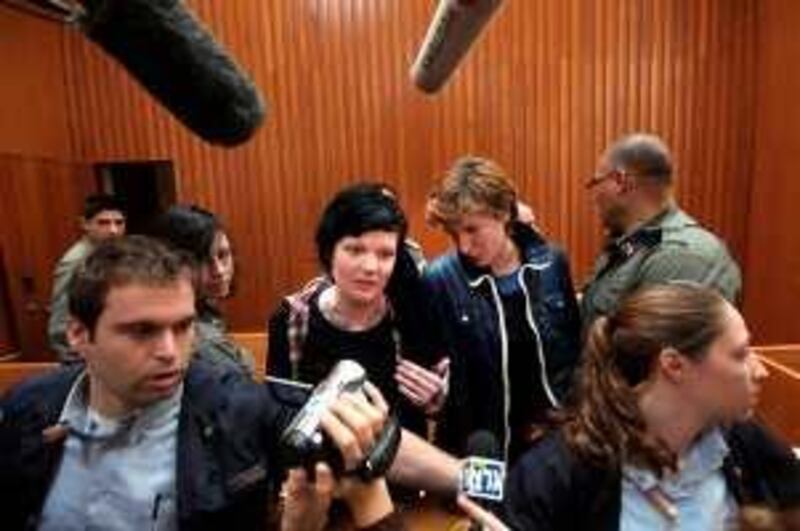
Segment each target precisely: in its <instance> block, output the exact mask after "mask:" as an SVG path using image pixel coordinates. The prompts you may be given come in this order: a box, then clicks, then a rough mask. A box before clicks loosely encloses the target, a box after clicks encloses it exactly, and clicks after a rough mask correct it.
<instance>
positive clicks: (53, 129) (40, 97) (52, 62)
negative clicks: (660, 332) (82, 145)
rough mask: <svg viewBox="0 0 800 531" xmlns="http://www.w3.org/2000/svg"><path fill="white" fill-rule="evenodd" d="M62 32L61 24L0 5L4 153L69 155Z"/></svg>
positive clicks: (0, 133) (0, 150)
mask: <svg viewBox="0 0 800 531" xmlns="http://www.w3.org/2000/svg"><path fill="white" fill-rule="evenodd" d="M63 32H64V27H63V26H61V25H60V24H57V23H55V22H51V21H47V20H43V19H39V18H35V17H33V16H30V15H26V14H23V13H20V12H18V11H13V10H11V9H10V8H8V7H6V6H0V57H2V58H3V59H4V61H3V62H4V66H3V81H2V82H0V104H2V106H3V107H2V112H0V153H14V154H19V155H34V156H44V157H51V158H53V157H55V158H63V157H66V156H67V155H68V153H69V148H70V145H69V135H68V129H67V105H66V97H67V91H65V90H64V78H63V75H64V65H63V62H62V54H61V37H62V34H63Z"/></svg>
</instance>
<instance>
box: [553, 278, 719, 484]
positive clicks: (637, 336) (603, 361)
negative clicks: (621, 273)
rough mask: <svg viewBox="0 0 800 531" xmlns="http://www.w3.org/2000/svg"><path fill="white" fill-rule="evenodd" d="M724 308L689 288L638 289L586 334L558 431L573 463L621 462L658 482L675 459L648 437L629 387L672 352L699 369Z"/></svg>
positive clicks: (713, 294)
mask: <svg viewBox="0 0 800 531" xmlns="http://www.w3.org/2000/svg"><path fill="white" fill-rule="evenodd" d="M725 306H726V302H725V300H724V299H723V298H722V297H721V296H720V295H719V294H717V293H716V292H714V291H713V290H710V289H707V288H703V287H700V286H697V285H691V284H688V283H674V284H665V285H658V286H650V287H647V288H644V289H642V290H640V291H638V292H636V293H634V294H632V295H631V296H629V297H628V298H626V299H625V300H623V301H622V303H621V304H620V306H619V308H618V310H617V311H616V312H615V313H614V314H613V315H611V316H610V317H600V318H598V319H597V320H596V321H595V322H594V323H593V324H592V327H591V329H590V331H589V336H588V338H587V343H586V347H585V350H584V365H583V370H582V372H581V379H580V382H579V394H578V401H577V404H576V407H575V410H574V412H573V413H572V414H571V415H570V417H569V419H568V420H567V423H566V425H565V434H566V439H567V442H568V444H569V445H570V447H571V448H572V449H573V450H574V451H575V452H576V453H578V454H579V455H581V456H583V457H585V458H587V459H589V460H591V461H594V462H596V463H598V464H602V465H605V466H612V467H613V466H620V465H621V464H622V463H623V462H625V463H632V464H635V465H637V466H643V467H647V468H650V469H652V470H653V471H654V472H655V473H657V474H660V473H661V472H662V471H663V470H664V469H665V468H670V469H674V468H675V466H676V464H677V456H676V455H675V454H674V452H672V451H671V450H670V449H669V448H667V446H666V445H665V444H664V443H663V442H662V441H660V440H658V439H656V438H654V437H653V436H652V435H650V434H648V430H647V426H646V424H645V421H644V419H643V417H642V415H641V412H640V410H639V406H638V402H637V393H636V391H635V390H634V387H635V386H636V385H638V384H639V383H641V382H643V381H645V380H647V379H648V378H649V377H650V374H651V373H652V371H653V369H654V367H655V364H656V363H657V360H658V357H659V354H660V353H661V352H663V351H664V350H665V349H668V348H672V349H674V350H676V351H677V352H679V353H680V354H681V355H683V356H686V357H687V358H689V359H691V360H693V361H701V360H702V359H703V358H704V357H705V356H706V353H707V352H708V348H709V347H710V345H711V344H712V343H713V342H714V340H716V339H717V337H719V335H720V334H721V333H722V328H723V315H724V311H725Z"/></svg>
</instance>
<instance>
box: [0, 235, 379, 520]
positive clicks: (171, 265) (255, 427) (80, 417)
mask: <svg viewBox="0 0 800 531" xmlns="http://www.w3.org/2000/svg"><path fill="white" fill-rule="evenodd" d="M69 310H70V316H71V317H70V322H69V325H68V330H67V334H68V338H69V341H70V345H71V346H72V348H73V349H74V350H75V351H76V352H78V353H79V354H80V356H81V358H82V359H83V360H84V362H85V363H84V364H81V365H76V366H70V367H65V368H62V369H59V370H57V371H55V372H53V373H50V374H48V375H45V376H43V377H40V378H36V379H33V380H31V381H29V382H26V383H25V384H23V385H22V386H20V387H19V388H17V389H15V390H14V391H12V393H11V394H10V395H9V396H7V397H6V398H5V399H4V401H3V402H2V404H0V471H2V472H0V499H2V500H3V502H4V507H5V509H4V511H3V519H4V528H6V529H33V528H36V529H42V530H51V529H59V530H70V529H89V528H93V529H108V530H117V529H131V530H134V529H135V530H139V529H158V530H163V529H192V530H195V529H223V528H228V529H236V530H240V529H263V528H264V526H265V523H266V521H267V514H266V512H267V503H266V499H267V489H268V485H269V484H270V479H273V478H275V477H276V475H277V474H278V473H279V463H278V459H277V456H278V455H279V448H278V445H279V438H280V435H281V433H282V432H283V429H284V428H285V427H286V426H287V425H288V423H289V421H290V417H291V415H292V413H293V412H292V411H289V410H287V409H285V408H282V407H281V406H279V405H278V404H276V402H275V401H274V400H273V399H272V398H271V396H270V395H269V394H268V391H267V388H266V387H265V386H263V385H257V384H254V383H252V382H249V381H246V380H245V379H244V378H243V377H241V376H239V375H237V374H234V373H230V372H226V371H224V370H221V369H219V368H216V367H212V366H209V365H206V364H204V363H203V362H202V361H201V360H192V359H191V352H192V345H193V340H194V319H195V295H194V290H193V286H192V279H191V273H190V270H189V268H188V267H187V265H186V263H185V262H184V261H183V259H182V258H180V257H179V256H177V255H176V254H175V253H173V252H172V251H170V250H168V249H166V248H165V247H164V246H163V245H162V244H160V243H157V242H155V241H153V240H150V239H147V238H143V237H130V238H127V239H124V238H123V239H119V240H114V241H109V242H106V243H103V244H101V245H100V246H99V247H98V248H97V249H96V250H95V251H94V252H93V254H92V255H90V257H89V258H88V259H87V260H86V262H85V263H84V265H83V266H82V267H81V268H80V269H79V271H78V272H77V274H76V278H75V279H74V280H73V282H72V284H71V286H70V291H69ZM366 395H368V396H369V399H367V398H366V397H364V396H362V395H361V394H358V395H355V394H353V395H343V396H342V397H340V398H339V399H338V400H337V401H336V402H335V403H334V404H333V405H332V406H331V407H330V408H329V409H328V411H327V412H326V413H324V414H323V418H322V422H321V425H322V428H323V430H324V431H325V433H326V434H327V435H328V436H329V438H330V439H331V440H332V441H333V443H334V445H335V446H336V447H337V448H338V450H339V452H340V453H341V456H342V468H343V469H344V471H345V472H344V473H343V474H342V475H341V477H342V478H344V479H341V480H337V479H335V478H334V476H333V474H332V473H331V471H330V469H329V468H327V467H326V466H325V465H321V464H320V465H318V466H317V469H316V471H317V480H316V483H309V481H307V480H306V478H305V477H304V474H305V473H304V472H301V471H298V470H295V471H292V472H291V475H290V480H289V483H288V484H289V485H290V487H292V486H293V490H292V489H290V490H291V492H290V493H289V495H290V496H292V497H293V500H295V501H297V500H299V503H295V504H294V505H293V507H295V508H296V507H298V506H300V507H304V508H305V510H306V511H307V512H306V514H305V515H303V516H304V517H305V518H301V517H298V515H297V514H296V512H295V513H292V511H288V512H287V513H286V514H285V515H284V521H283V522H282V528H283V529H286V530H289V529H310V528H318V527H319V525H321V523H320V522H322V523H324V514H323V515H322V517H319V518H317V519H315V518H313V516H314V514H313V513H314V509H315V508H316V509H319V510H326V507H325V506H324V500H325V496H326V494H328V493H330V492H331V491H332V490H333V489H334V488H335V489H336V490H337V491H338V492H339V493H340V494H341V496H342V497H343V498H344V500H345V502H346V503H347V504H348V505H349V506H350V509H351V512H352V513H353V518H354V520H355V522H356V525H357V526H359V527H375V526H377V527H385V526H386V525H387V524H391V522H392V521H394V518H393V516H392V515H393V509H392V503H391V499H390V498H389V495H388V491H387V489H386V485H385V482H384V480H383V479H382V478H378V479H370V480H362V479H359V478H358V477H357V476H353V475H350V474H348V473H347V472H348V471H352V470H357V469H359V468H360V467H361V468H363V463H364V460H365V456H366V455H368V452H369V450H370V449H371V447H372V445H373V443H374V442H375V441H376V440H377V439H378V437H379V435H380V434H381V433H382V430H383V426H384V423H385V420H386V418H387V406H386V404H385V402H384V401H383V399H382V398H381V397H380V394H379V393H378V392H377V391H376V390H374V388H371V387H369V386H367V389H366ZM309 485H311V488H313V489H316V490H315V491H314V492H313V494H314V495H312V496H303V495H302V494H303V489H308V488H309ZM303 503H305V506H304V505H303ZM314 503H316V504H317V507H315V506H314Z"/></svg>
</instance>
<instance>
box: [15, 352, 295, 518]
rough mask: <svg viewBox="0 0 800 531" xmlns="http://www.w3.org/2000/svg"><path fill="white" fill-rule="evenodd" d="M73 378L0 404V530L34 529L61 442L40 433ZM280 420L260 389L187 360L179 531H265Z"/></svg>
mask: <svg viewBox="0 0 800 531" xmlns="http://www.w3.org/2000/svg"><path fill="white" fill-rule="evenodd" d="M81 370H82V368H81V367H80V366H77V367H70V368H65V369H59V370H57V371H54V372H52V373H50V374H47V375H44V376H42V377H39V378H34V379H32V380H30V381H28V382H26V383H24V384H22V385H21V386H20V387H18V388H16V389H15V390H13V391H12V392H11V393H10V394H9V395H8V396H6V397H5V398H4V399H3V401H2V403H1V404H0V500H3V507H4V510H3V528H4V529H9V530H17V529H35V528H36V527H37V521H38V518H39V515H40V512H41V510H42V507H43V504H44V502H45V499H46V496H47V493H48V491H49V489H50V485H51V483H52V481H53V479H54V476H55V473H56V472H57V470H58V465H59V462H60V459H61V455H62V451H63V443H64V438H63V437H61V438H58V439H57V440H54V441H48V440H47V439H48V438H47V437H46V436H45V435H44V433H47V432H44V433H43V430H46V428H48V427H51V426H54V425H55V424H56V423H57V421H58V418H59V416H60V414H61V409H62V407H63V405H64V402H65V401H66V398H67V394H68V393H69V391H70V389H71V387H72V384H73V382H74V381H75V379H76V378H77V377H78V375H79V374H80V371H81ZM289 414H290V410H289V409H288V408H283V407H282V406H280V405H278V404H277V403H276V402H275V401H274V400H273V399H272V398H271V397H270V396H269V395H268V391H267V387H265V386H262V385H257V384H255V383H253V382H251V381H248V380H247V378H246V377H243V376H241V375H240V374H237V373H235V372H233V371H223V370H220V369H219V367H214V366H212V365H209V364H207V363H206V362H202V361H194V362H192V364H191V365H190V366H189V370H188V372H187V374H186V379H185V382H184V392H183V398H182V402H181V412H180V417H179V421H178V445H177V452H178V457H177V472H176V481H177V490H178V492H177V512H178V519H179V528H180V529H192V530H203V529H209V530H210V529H237V530H238V529H264V525H265V522H266V517H267V515H266V512H267V503H266V500H267V489H268V483H269V481H268V480H270V479H272V474H274V473H275V472H276V471H277V470H278V464H277V462H276V460H275V459H274V456H277V455H278V452H277V447H276V446H275V445H276V442H277V439H278V435H279V434H280V433H281V427H282V426H284V425H286V424H287V422H288V416H289ZM51 431H52V430H51Z"/></svg>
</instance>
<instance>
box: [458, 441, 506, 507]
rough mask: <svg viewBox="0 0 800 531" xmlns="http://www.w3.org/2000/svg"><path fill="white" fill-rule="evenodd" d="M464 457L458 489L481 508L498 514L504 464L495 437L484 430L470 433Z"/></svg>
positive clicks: (504, 474)
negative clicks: (465, 456)
mask: <svg viewBox="0 0 800 531" xmlns="http://www.w3.org/2000/svg"><path fill="white" fill-rule="evenodd" d="M467 455H469V456H470V457H467V458H466V459H465V460H464V464H463V465H462V468H461V473H460V477H459V492H460V493H461V494H466V495H467V497H468V498H469V499H471V500H472V501H474V502H475V503H477V504H478V505H479V506H481V507H482V508H483V509H486V510H487V511H489V512H491V513H493V514H496V515H499V514H501V509H502V501H503V488H504V483H505V479H506V463H505V461H503V460H502V451H501V449H500V444H499V443H498V442H497V437H495V436H494V434H493V433H492V432H490V431H487V430H479V431H476V432H473V433H472V435H470V436H469V438H468V439H467Z"/></svg>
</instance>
